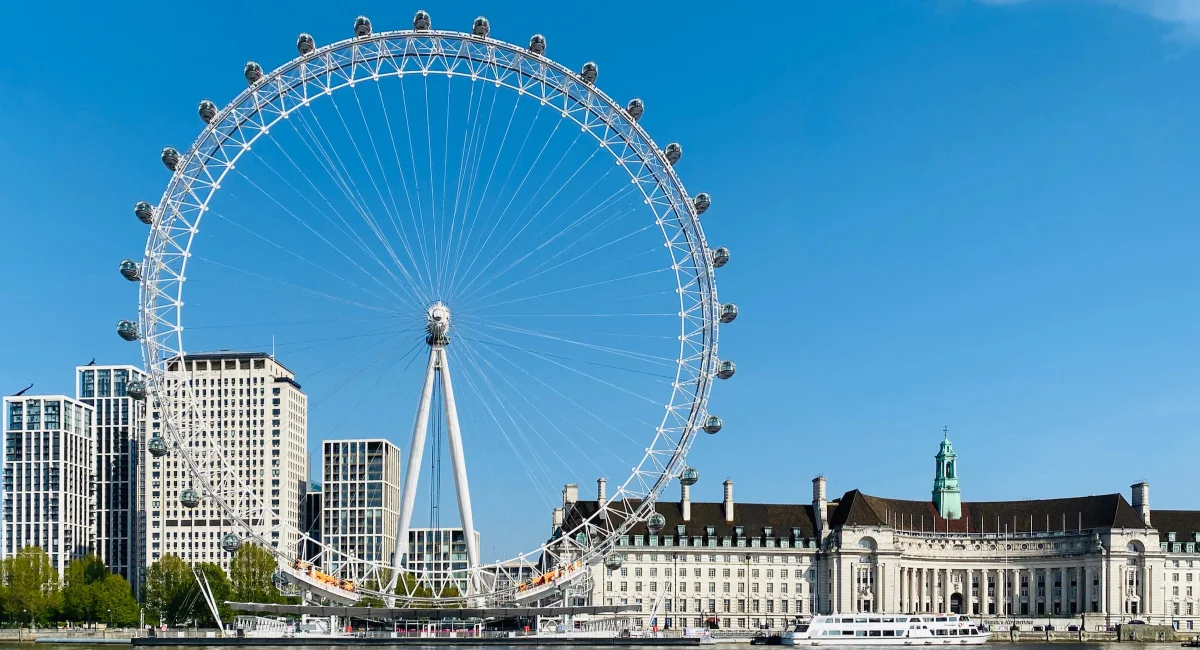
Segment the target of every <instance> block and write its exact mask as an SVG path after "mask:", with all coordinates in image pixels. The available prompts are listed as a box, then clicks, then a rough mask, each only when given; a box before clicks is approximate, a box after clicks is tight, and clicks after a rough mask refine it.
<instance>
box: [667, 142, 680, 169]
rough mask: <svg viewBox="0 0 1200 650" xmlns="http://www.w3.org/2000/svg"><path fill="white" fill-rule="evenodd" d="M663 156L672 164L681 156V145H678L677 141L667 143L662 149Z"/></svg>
mask: <svg viewBox="0 0 1200 650" xmlns="http://www.w3.org/2000/svg"><path fill="white" fill-rule="evenodd" d="M663 157H664V158H666V159H667V162H669V163H671V164H672V165H674V164H675V163H677V162H679V159H680V158H682V157H683V147H681V146H679V143H678V142H672V143H671V144H668V145H667V148H666V149H663Z"/></svg>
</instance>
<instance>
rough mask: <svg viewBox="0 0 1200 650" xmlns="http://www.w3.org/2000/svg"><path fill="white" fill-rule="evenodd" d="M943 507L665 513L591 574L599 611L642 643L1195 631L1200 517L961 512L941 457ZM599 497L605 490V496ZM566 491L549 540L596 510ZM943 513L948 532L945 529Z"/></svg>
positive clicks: (1014, 506)
mask: <svg viewBox="0 0 1200 650" xmlns="http://www.w3.org/2000/svg"><path fill="white" fill-rule="evenodd" d="M936 458H937V459H938V465H937V467H938V471H937V474H936V475H935V481H934V490H933V498H932V499H931V500H928V501H909V500H899V499H886V498H880V497H874V496H871V495H867V494H864V493H862V492H860V491H858V490H852V491H850V492H847V493H846V494H844V495H843V496H842V497H840V498H838V499H834V500H829V499H828V498H827V496H826V493H825V486H826V482H825V478H824V477H817V478H816V479H814V480H813V499H812V502H811V503H808V504H740V503H737V504H735V502H734V499H733V483H732V481H726V483H725V498H724V499H723V501H722V502H721V503H693V502H691V500H690V495H689V488H687V487H686V486H684V487H682V493H681V495H680V500H679V501H677V502H675V503H671V502H665V503H664V502H662V501H660V502H659V504H658V506H657V510H658V512H659V513H660V514H663V515H664V516H665V517H666V521H667V525H666V527H665V528H664V529H663V530H662V531H660V532H659V534H657V535H651V534H649V531H648V530H647V529H646V526H645V524H644V523H639V524H638V525H636V526H634V528H633V529H632V530H631V531H630V534H629V535H627V536H625V537H623V538H621V539H620V540H618V544H617V548H616V551H617V552H619V553H620V554H621V555H622V556H623V557H624V564H623V565H622V566H621V568H619V569H617V570H608V569H605V568H602V567H598V566H597V567H595V568H593V575H592V585H593V588H592V591H591V595H590V599H591V602H592V603H593V604H601V603H602V604H640V605H641V606H642V608H641V611H642V616H641V617H637V618H635V619H634V620H635V624H638V625H641V626H643V627H651V626H658V627H660V628H663V627H674V628H680V627H684V626H688V627H692V626H702V625H717V626H719V627H722V628H740V629H756V628H763V627H766V628H774V629H780V628H782V627H783V626H785V625H787V624H788V623H789V622H791V621H793V620H795V618H796V617H798V616H807V615H811V614H814V613H822V614H832V613H842V614H845V613H866V612H882V613H917V612H947V613H948V612H958V613H970V614H976V615H979V616H981V617H983V618H984V619H986V620H988V621H989V622H990V623H992V624H996V625H1014V624H1015V625H1019V626H1023V627H1024V629H1029V627H1028V626H1032V625H1033V624H1035V621H1041V620H1045V619H1056V618H1057V619H1063V620H1062V621H1061V625H1062V627H1061V628H1060V629H1065V628H1066V626H1068V625H1070V624H1078V625H1083V626H1085V628H1086V629H1089V630H1094V629H1097V628H1105V627H1107V626H1109V625H1111V624H1115V623H1120V622H1122V621H1130V620H1143V621H1146V622H1150V623H1161V624H1171V625H1175V626H1176V627H1177V628H1179V629H1182V630H1195V629H1200V511H1162V512H1161V515H1162V516H1161V517H1158V518H1156V517H1155V515H1154V513H1152V512H1151V510H1150V502H1149V485H1148V484H1146V483H1138V484H1135V485H1134V486H1133V487H1132V493H1131V498H1130V499H1129V500H1126V499H1125V497H1124V496H1123V495H1122V494H1119V493H1113V494H1106V495H1096V496H1085V497H1075V498H1065V499H1042V500H1032V501H1008V502H970V501H962V500H961V498H960V494H961V493H960V491H959V485H958V473H957V457H956V456H955V455H954V451H953V448H952V447H951V445H950V442H949V440H946V441H944V442H943V444H942V448H941V450H940V451H939V453H938V455H937V457H936ZM598 492H599V493H600V494H603V485H600V486H598ZM577 494H578V490H577V489H573V486H568V488H567V489H566V490H564V493H563V506H562V508H561V509H556V511H555V513H554V531H555V532H554V535H556V536H557V535H559V534H561V531H562V530H564V529H565V530H570V529H571V527H572V523H573V522H576V521H578V520H579V519H580V518H582V517H587V516H588V515H590V514H591V513H592V512H595V510H596V508H597V502H596V501H580V500H578V499H577ZM943 513H945V514H946V515H949V516H950V517H951V518H946V517H945V516H943Z"/></svg>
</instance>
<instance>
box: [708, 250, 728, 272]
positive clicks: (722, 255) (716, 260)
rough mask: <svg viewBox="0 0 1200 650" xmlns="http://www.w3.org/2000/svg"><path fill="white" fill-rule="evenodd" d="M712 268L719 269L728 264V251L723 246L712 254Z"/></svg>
mask: <svg viewBox="0 0 1200 650" xmlns="http://www.w3.org/2000/svg"><path fill="white" fill-rule="evenodd" d="M712 263H713V267H715V268H718V269H719V268H721V267H722V266H725V265H726V264H728V263H729V249H728V248H725V247H724V246H722V247H720V248H718V249H717V250H715V251H713V252H712Z"/></svg>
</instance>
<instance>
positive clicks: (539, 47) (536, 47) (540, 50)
mask: <svg viewBox="0 0 1200 650" xmlns="http://www.w3.org/2000/svg"><path fill="white" fill-rule="evenodd" d="M529 51H530V52H533V53H534V54H544V53H545V52H546V37H545V36H542V35H541V34H534V35H533V36H532V37H531V38H530V39H529Z"/></svg>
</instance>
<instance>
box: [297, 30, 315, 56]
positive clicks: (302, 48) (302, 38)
mask: <svg viewBox="0 0 1200 650" xmlns="http://www.w3.org/2000/svg"><path fill="white" fill-rule="evenodd" d="M315 49H317V42H316V41H314V40H313V37H312V34H309V33H307V32H301V33H300V35H299V36H297V37H296V51H297V52H299V53H300V56H308V55H309V54H312V53H313V50H315Z"/></svg>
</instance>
